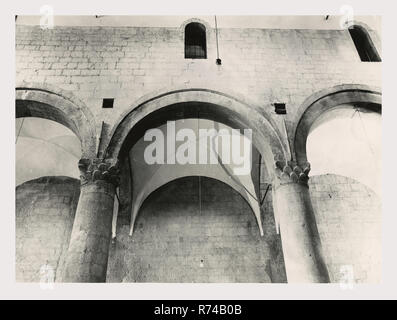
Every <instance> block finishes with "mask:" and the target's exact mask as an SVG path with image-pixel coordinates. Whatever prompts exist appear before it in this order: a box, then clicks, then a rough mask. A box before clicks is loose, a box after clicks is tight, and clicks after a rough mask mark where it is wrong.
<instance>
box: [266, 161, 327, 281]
mask: <svg viewBox="0 0 397 320" xmlns="http://www.w3.org/2000/svg"><path fill="white" fill-rule="evenodd" d="M284 168H285V167H284ZM287 168H288V169H287V170H285V169H284V170H285V171H284V172H283V174H282V178H281V179H288V180H289V181H288V183H285V182H283V181H281V182H280V183H277V185H276V186H275V187H274V189H273V196H274V197H275V202H274V204H275V215H276V219H277V222H278V224H279V226H280V227H279V228H280V234H281V242H282V246H283V254H284V261H285V269H286V273H287V280H288V283H314V282H329V281H330V279H329V274H328V270H327V266H326V263H325V259H324V255H323V252H322V246H321V240H320V236H319V233H318V230H317V224H316V219H315V215H314V211H313V207H312V203H311V199H310V193H309V188H308V187H307V185H305V184H306V181H307V179H305V180H304V183H302V181H301V180H300V179H298V178H297V177H293V178H292V179H291V176H293V175H294V174H295V175H296V172H295V171H292V172H291V171H290V169H291V167H290V166H288V167H287ZM296 168H297V167H295V168H294V170H296V171H298V170H297V169H296ZM285 176H287V177H288V178H286V177H285ZM305 177H307V176H305ZM291 180H296V181H295V182H294V181H291Z"/></svg>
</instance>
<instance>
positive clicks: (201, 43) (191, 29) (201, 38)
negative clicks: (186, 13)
mask: <svg viewBox="0 0 397 320" xmlns="http://www.w3.org/2000/svg"><path fill="white" fill-rule="evenodd" d="M185 59H207V40H206V35H205V27H204V26H203V25H202V24H201V23H197V22H192V23H189V24H188V25H187V26H186V27H185Z"/></svg>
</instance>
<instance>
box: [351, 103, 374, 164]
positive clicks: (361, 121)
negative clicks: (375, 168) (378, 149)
mask: <svg viewBox="0 0 397 320" xmlns="http://www.w3.org/2000/svg"><path fill="white" fill-rule="evenodd" d="M356 113H357V114H358V117H359V118H360V124H361V126H362V128H363V131H364V136H365V139H366V142H367V144H368V148H369V150H370V151H371V153H372V156H373V157H374V158H376V156H375V152H374V150H373V148H372V145H371V142H370V140H369V137H368V134H367V130H366V129H365V125H364V120H363V118H362V117H361V112H360V109H359V107H355V112H354V114H353V117H354V115H355V114H356ZM353 117H352V118H353Z"/></svg>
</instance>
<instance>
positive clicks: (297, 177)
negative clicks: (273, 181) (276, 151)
mask: <svg viewBox="0 0 397 320" xmlns="http://www.w3.org/2000/svg"><path fill="white" fill-rule="evenodd" d="M274 171H275V173H276V178H277V180H278V181H277V182H278V184H279V185H282V184H287V183H299V184H302V185H305V186H308V183H307V182H308V180H309V172H310V163H309V162H306V163H305V164H304V165H298V164H297V163H296V162H295V161H283V160H277V161H275V168H274Z"/></svg>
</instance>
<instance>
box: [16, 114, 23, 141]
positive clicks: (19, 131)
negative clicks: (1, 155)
mask: <svg viewBox="0 0 397 320" xmlns="http://www.w3.org/2000/svg"><path fill="white" fill-rule="evenodd" d="M24 121H25V118H22V121H21V126H20V127H19V130H18V134H17V138H16V139H15V144H17V142H18V137H19V134H20V133H21V129H22V126H23V122H24Z"/></svg>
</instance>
